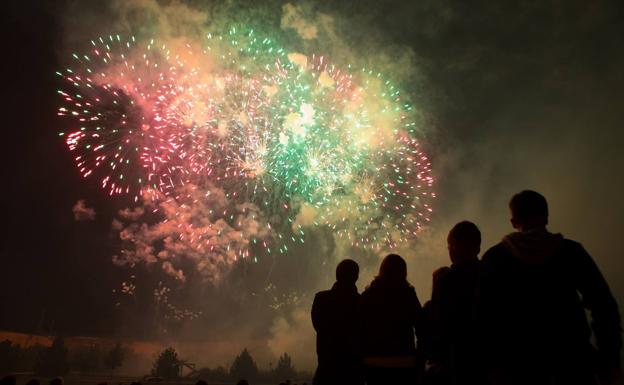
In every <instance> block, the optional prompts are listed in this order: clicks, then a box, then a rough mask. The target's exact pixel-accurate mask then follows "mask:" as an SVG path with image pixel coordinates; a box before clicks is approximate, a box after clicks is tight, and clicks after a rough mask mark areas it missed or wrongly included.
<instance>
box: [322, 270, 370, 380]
mask: <svg viewBox="0 0 624 385" xmlns="http://www.w3.org/2000/svg"><path fill="white" fill-rule="evenodd" d="M358 276H359V267H358V264H357V263H356V262H355V261H353V260H351V259H345V260H343V261H341V262H340V263H339V264H338V266H337V267H336V283H334V285H333V286H332V288H331V290H326V291H321V292H319V293H317V294H316V296H315V297H314V303H313V304H312V324H313V325H314V329H315V330H316V352H317V355H318V367H317V369H316V373H315V374H314V380H313V384H314V385H325V384H347V385H348V384H354V385H357V384H362V383H363V380H362V373H361V364H360V360H361V356H360V352H359V343H358V339H359V333H358V328H357V325H358V320H357V316H358V303H359V298H360V295H359V294H358V290H357V287H356V286H355V282H357V280H358Z"/></svg>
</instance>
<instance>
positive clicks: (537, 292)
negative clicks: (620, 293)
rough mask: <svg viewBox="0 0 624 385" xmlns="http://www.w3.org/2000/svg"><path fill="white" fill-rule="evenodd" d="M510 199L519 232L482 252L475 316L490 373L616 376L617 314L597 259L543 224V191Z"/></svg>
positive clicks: (510, 377)
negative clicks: (477, 310)
mask: <svg viewBox="0 0 624 385" xmlns="http://www.w3.org/2000/svg"><path fill="white" fill-rule="evenodd" d="M509 206H510V209H511V223H512V225H513V227H514V228H515V229H517V230H518V232H515V233H512V234H509V235H507V236H505V237H504V238H503V240H502V242H501V243H499V244H497V245H496V246H494V247H492V248H491V249H490V250H488V251H487V252H486V253H485V255H484V256H483V258H482V269H481V289H480V290H481V306H480V317H482V321H483V322H482V324H483V327H484V337H485V341H484V342H485V346H486V349H487V350H486V355H485V361H486V364H487V365H488V368H489V375H490V378H491V380H492V381H493V382H494V383H497V384H565V385H571V384H594V383H595V373H596V372H598V373H600V374H601V378H602V380H603V383H615V382H616V381H618V377H620V376H621V372H620V370H619V366H620V357H619V354H620V349H621V346H622V340H621V335H620V333H621V328H620V317H619V314H618V308H617V304H616V302H615V299H614V298H613V296H612V295H611V292H610V290H609V287H608V285H607V283H606V282H605V280H604V278H603V277H602V274H601V273H600V271H599V270H598V267H597V266H596V264H595V263H594V261H593V260H592V258H591V257H590V256H589V254H588V253H587V252H586V251H585V249H584V248H583V246H581V244H579V243H577V242H574V241H571V240H568V239H565V238H563V237H562V236H561V234H553V233H550V232H549V231H548V230H546V225H547V224H548V205H547V203H546V199H545V198H544V197H543V196H542V195H540V194H538V193H537V192H535V191H522V192H520V193H518V194H516V195H514V197H513V198H512V199H511V202H510V204H509ZM586 310H589V312H591V318H592V323H591V328H590V326H589V324H588V322H587V317H586V314H585V311H586ZM592 331H593V333H594V337H595V347H594V346H592V344H591V343H590V337H591V332H592Z"/></svg>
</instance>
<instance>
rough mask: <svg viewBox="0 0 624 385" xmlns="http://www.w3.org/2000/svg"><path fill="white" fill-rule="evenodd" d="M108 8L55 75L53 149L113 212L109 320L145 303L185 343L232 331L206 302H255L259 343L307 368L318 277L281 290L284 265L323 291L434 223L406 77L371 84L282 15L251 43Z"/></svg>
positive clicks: (326, 40)
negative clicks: (339, 269) (113, 302)
mask: <svg viewBox="0 0 624 385" xmlns="http://www.w3.org/2000/svg"><path fill="white" fill-rule="evenodd" d="M118 5H119V6H120V8H119V9H118V12H120V14H119V15H117V17H118V18H119V20H120V23H119V25H115V26H116V27H118V28H119V30H117V31H107V32H106V33H105V34H103V35H101V36H97V37H93V36H92V37H90V38H89V39H85V41H84V42H80V41H76V42H75V47H72V53H71V54H69V55H67V60H66V61H65V63H64V68H62V69H59V70H58V71H57V75H58V76H59V77H60V79H61V81H60V84H61V86H60V88H59V89H58V94H59V96H60V101H61V102H60V107H59V108H58V115H59V116H60V117H62V121H63V122H64V127H63V129H62V130H61V131H60V133H59V135H60V137H61V138H62V140H63V141H64V142H65V144H66V146H67V148H68V150H69V151H71V152H72V155H73V157H74V161H75V164H76V167H77V169H78V171H79V172H80V174H81V175H82V176H83V177H84V178H85V183H92V184H98V185H100V186H101V187H102V189H103V192H102V193H103V194H108V195H110V196H111V204H112V205H118V207H119V209H118V215H117V218H116V219H115V220H114V221H113V225H112V229H113V231H114V232H116V233H117V234H118V239H119V252H118V253H116V254H115V255H114V256H113V262H114V263H115V264H116V265H119V266H123V267H125V268H127V269H128V275H129V278H128V279H127V280H125V281H124V282H122V283H121V285H120V287H119V288H116V289H115V290H113V292H114V294H115V295H116V296H119V297H118V301H117V306H120V307H124V306H132V304H133V303H136V301H137V299H136V298H139V297H140V296H138V292H139V291H147V292H150V291H151V293H152V295H151V296H152V300H151V301H152V303H153V308H154V310H153V311H154V319H155V321H154V322H155V327H156V329H157V331H158V333H162V334H166V335H171V333H174V335H179V336H182V335H184V333H185V332H186V333H188V334H189V335H190V334H192V333H195V334H197V333H196V332H197V330H200V329H201V325H202V321H204V322H206V319H208V318H211V317H213V318H214V317H216V318H223V319H226V318H227V315H226V314H222V315H221V316H220V314H219V312H220V311H222V309H219V308H218V307H217V304H216V302H215V299H214V298H215V297H218V298H220V300H224V299H223V298H228V299H227V300H225V301H227V302H228V303H232V302H234V303H238V304H239V305H241V306H243V307H249V306H250V303H252V302H257V301H260V302H261V303H263V305H259V306H262V307H263V308H262V309H261V310H259V311H260V312H261V313H262V314H263V317H265V318H266V319H267V321H266V322H267V324H266V326H261V324H258V325H256V326H254V327H253V329H258V328H259V329H260V330H264V332H260V331H256V333H258V332H260V333H261V334H262V333H263V334H265V335H266V336H267V339H268V341H269V342H268V346H269V349H270V350H271V351H272V352H273V353H274V354H280V350H288V351H290V352H291V353H292V354H295V358H296V359H300V361H301V363H302V365H303V366H304V367H305V366H309V364H310V359H311V356H310V354H309V352H307V351H305V350H303V351H296V350H297V349H298V348H297V346H301V340H302V339H303V340H306V339H309V336H310V335H311V332H312V330H311V328H310V327H309V326H310V325H309V320H308V319H307V318H308V317H306V316H305V314H307V310H306V309H307V307H308V306H309V300H310V298H309V293H310V290H314V289H317V285H318V278H317V275H316V274H315V273H317V272H315V271H303V272H302V273H303V274H308V277H306V278H303V279H300V281H299V282H297V281H296V280H293V279H292V278H293V275H296V274H297V273H296V270H297V269H293V267H292V264H293V263H300V260H301V258H305V260H306V261H307V262H306V263H308V264H318V265H320V266H322V268H321V269H320V271H322V272H324V274H327V273H329V274H330V275H331V271H332V269H333V266H334V264H335V262H336V261H337V260H338V259H340V258H344V257H348V256H353V255H357V256H368V257H367V258H372V260H376V258H377V257H378V256H379V255H382V254H383V253H386V252H388V251H390V250H393V249H397V248H400V247H409V245H410V244H413V243H414V242H416V241H417V239H418V237H419V235H420V234H421V232H422V231H423V230H425V229H426V227H427V225H428V222H429V220H430V216H431V212H432V203H433V200H434V198H435V193H434V190H433V184H434V178H433V173H432V169H431V164H430V161H429V159H428V157H427V155H426V153H425V151H424V150H423V149H422V143H421V142H422V139H423V138H424V134H425V133H426V130H425V127H423V125H422V123H421V119H420V115H419V114H420V112H419V110H418V109H417V108H416V107H415V106H414V105H413V104H412V103H410V101H409V98H408V97H406V96H404V94H403V93H402V92H401V89H402V86H401V81H402V80H403V79H402V77H404V74H402V73H398V72H397V73H395V71H394V69H395V68H394V67H393V66H388V65H382V64H384V58H383V57H382V55H380V57H379V62H378V63H379V64H380V65H379V67H378V68H376V67H377V66H376V64H377V61H375V60H374V59H373V58H370V57H368V58H365V60H362V59H359V58H358V57H357V56H356V55H354V54H353V50H351V49H349V47H348V45H345V44H344V43H342V42H341V41H340V39H338V38H337V36H336V34H335V32H334V28H333V25H332V19H331V17H329V16H327V15H323V14H317V15H316V19H307V18H306V17H305V16H304V10H303V9H302V8H301V7H299V6H295V5H291V4H286V5H284V6H283V9H282V11H283V17H282V19H281V22H280V25H279V26H278V25H268V26H266V25H265V26H261V28H260V29H254V28H253V27H252V26H248V25H245V24H242V23H240V22H237V21H236V20H230V19H229V18H228V17H226V16H224V15H225V13H224V15H221V19H219V18H218V16H219V15H218V12H217V11H214V12H215V14H213V15H212V16H213V17H217V18H216V20H218V22H213V23H209V22H208V20H209V17H208V14H204V13H203V11H202V10H198V9H192V8H190V7H187V6H185V5H183V4H181V3H173V4H171V5H159V4H158V3H156V2H152V1H135V2H128V3H126V2H124V3H123V5H122V3H120V4H118ZM137 15H139V16H145V17H146V16H147V15H154V16H157V17H156V18H155V19H150V22H149V23H148V24H147V25H145V24H142V23H141V21H142V20H140V17H139V16H137ZM129 17H138V19H137V20H130V19H128V18H129ZM256 25H257V24H256ZM146 27H149V28H146ZM280 28H281V29H280ZM88 32H89V33H91V34H92V35H95V34H96V32H99V33H101V32H102V31H95V30H94V31H88ZM311 42H314V44H310V43H311ZM318 47H323V50H322V51H317V49H318ZM328 53H329V54H328ZM371 59H373V60H371ZM396 68H399V67H398V66H397V67H396ZM402 71H404V69H402ZM127 198H130V199H127ZM128 202H132V203H131V204H130V205H128V206H127V207H126V205H127V204H128ZM319 253H320V254H321V255H319ZM323 254H324V255H323ZM240 271H243V272H244V273H243V274H242V275H241V274H240ZM141 273H143V274H145V275H147V276H152V278H144V279H137V275H140V274H141ZM241 285H242V287H241ZM237 286H238V287H239V291H238V292H236V293H235V294H233V293H231V292H230V291H229V290H231V288H232V287H237ZM224 292H225V294H224ZM211 297H212V299H211ZM132 298H135V299H134V300H133V299H132ZM249 298H252V299H253V301H250V299H249ZM258 298H262V299H258ZM256 311H258V310H257V309H256ZM215 314H216V316H215ZM241 315H242V316H244V312H243V313H241V312H239V314H236V316H241ZM221 323H223V324H225V323H226V322H223V321H214V322H212V323H210V327H211V328H215V325H219V324H221ZM236 324H237V325H238V323H236ZM223 327H225V326H223ZM246 327H249V325H247V326H246ZM302 327H303V328H304V329H305V331H304V333H303V335H302V334H301V333H300V331H295V330H296V329H298V328H302ZM217 328H218V326H217ZM225 328H226V329H228V327H225ZM190 330H192V331H193V332H191V331H190ZM227 333H231V335H236V338H241V336H244V335H245V333H247V331H246V330H245V327H243V326H241V325H239V328H238V330H237V329H236V328H235V327H233V325H232V324H231V323H230V325H229V330H228V331H227ZM200 334H207V335H208V336H210V335H212V334H211V333H205V332H204V333H202V332H200ZM242 338H244V337H242ZM284 341H290V342H287V343H286V346H283V344H284ZM309 342H310V341H307V343H309ZM293 349H295V351H293Z"/></svg>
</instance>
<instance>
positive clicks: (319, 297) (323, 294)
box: [314, 290, 332, 301]
mask: <svg viewBox="0 0 624 385" xmlns="http://www.w3.org/2000/svg"><path fill="white" fill-rule="evenodd" d="M331 295H332V291H331V290H321V291H319V292H318V293H316V294H315V295H314V301H323V300H324V299H326V298H329V297H331Z"/></svg>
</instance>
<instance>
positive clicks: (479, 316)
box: [312, 190, 622, 385]
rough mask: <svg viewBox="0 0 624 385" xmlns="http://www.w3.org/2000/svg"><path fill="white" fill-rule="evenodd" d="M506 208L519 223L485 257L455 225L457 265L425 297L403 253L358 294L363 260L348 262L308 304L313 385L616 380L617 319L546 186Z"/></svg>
mask: <svg viewBox="0 0 624 385" xmlns="http://www.w3.org/2000/svg"><path fill="white" fill-rule="evenodd" d="M509 207H510V210H511V224H512V225H513V227H514V228H515V229H516V230H517V231H516V232H513V233H511V234H508V235H506V236H504V237H503V239H502V241H501V242H500V243H498V244H496V245H494V246H493V247H491V248H490V249H489V250H487V251H486V252H485V254H483V256H482V258H481V259H479V258H478V255H479V253H480V251H481V233H480V231H479V229H478V227H477V226H476V225H475V224H474V223H471V222H468V221H463V222H460V223H458V224H457V225H455V226H454V227H453V228H452V229H451V230H450V232H449V234H448V238H447V241H448V253H449V256H450V260H451V265H450V267H443V268H440V269H438V270H437V271H435V272H434V273H433V290H432V295H431V300H430V301H428V302H427V303H425V304H424V305H423V306H421V303H420V301H419V300H418V296H417V295H416V291H415V289H414V287H413V286H412V285H411V284H410V283H409V282H408V281H407V265H406V262H405V260H404V259H403V258H401V257H400V256H399V255H396V254H390V255H388V256H386V257H385V258H384V259H383V261H382V262H381V266H380V268H379V274H378V275H377V276H376V277H375V278H374V280H373V281H372V282H371V283H370V284H369V285H368V286H367V287H366V289H365V290H364V291H363V292H362V293H361V294H360V293H358V290H357V287H356V285H355V283H356V281H357V279H358V276H359V267H358V265H357V263H356V262H355V261H353V260H350V259H346V260H343V261H341V262H340V263H339V264H338V266H337V268H336V283H335V284H334V285H333V287H332V288H331V289H330V290H327V291H322V292H319V293H317V294H316V297H315V298H314V303H313V305H312V322H313V324H314V328H315V329H316V332H317V354H318V367H317V370H316V373H315V376H314V384H315V385H328V384H336V385H337V384H353V385H362V384H365V383H366V384H368V385H378V384H388V385H390V384H432V385H438V384H440V385H447V384H449V385H450V384H453V385H456V384H469V385H472V384H475V385H478V384H494V385H499V384H500V385H528V384H531V385H533V384H535V385H542V384H543V385H547V384H548V385H559V384H561V385H564V384H565V385H575V384H578V385H586V384H587V385H589V384H616V383H620V381H621V369H620V350H621V347H622V339H621V327H620V316H619V313H618V307H617V304H616V301H615V299H614V298H613V296H612V294H611V292H610V290H609V287H608V285H607V283H606V281H605V279H604V278H603V276H602V274H601V273H600V271H599V269H598V267H597V266H596V264H595V263H594V261H593V259H592V257H591V256H590V255H589V254H588V253H587V251H585V249H584V248H583V246H582V245H581V244H580V243H578V242H574V241H572V240H569V239H566V238H564V237H563V236H562V235H561V234H553V233H551V232H549V231H548V230H547V229H546V225H547V224H548V204H547V202H546V199H545V198H544V197H543V196H542V195H540V194H539V193H537V192H535V191H528V190H525V191H522V192H520V193H518V194H516V195H514V196H513V197H512V199H511V201H510V204H509ZM586 313H589V316H590V319H591V322H588V317H587V314H586ZM416 342H417V343H416Z"/></svg>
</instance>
